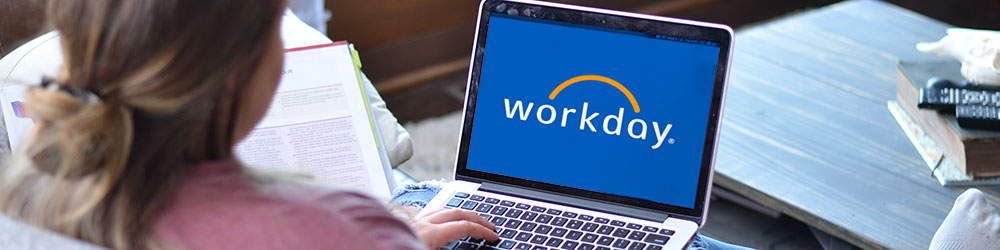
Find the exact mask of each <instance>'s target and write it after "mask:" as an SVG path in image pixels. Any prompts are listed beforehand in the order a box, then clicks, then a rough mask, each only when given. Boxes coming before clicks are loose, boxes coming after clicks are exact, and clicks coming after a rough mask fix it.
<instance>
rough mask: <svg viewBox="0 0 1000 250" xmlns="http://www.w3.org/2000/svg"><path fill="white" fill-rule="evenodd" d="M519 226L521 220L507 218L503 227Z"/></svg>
mask: <svg viewBox="0 0 1000 250" xmlns="http://www.w3.org/2000/svg"><path fill="white" fill-rule="evenodd" d="M520 226H521V221H519V220H515V219H509V220H507V224H504V227H509V228H518V227H520Z"/></svg>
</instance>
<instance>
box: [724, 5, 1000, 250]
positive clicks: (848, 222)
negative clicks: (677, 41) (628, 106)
mask: <svg viewBox="0 0 1000 250" xmlns="http://www.w3.org/2000/svg"><path fill="white" fill-rule="evenodd" d="M948 27H949V25H947V24H945V23H941V22H939V21H936V20H933V19H930V18H928V17H925V16H922V15H919V14H916V13H914V12H911V11H908V10H905V9H902V8H899V7H896V6H893V5H890V4H888V3H883V2H873V1H849V2H842V3H838V4H834V5H832V6H828V7H824V8H822V9H818V10H814V11H809V12H805V13H802V14H798V15H795V16H791V17H787V18H783V19H780V20H777V21H773V22H770V23H766V24H763V25H760V26H756V27H752V28H748V29H745V30H742V31H740V32H738V33H737V35H736V49H735V50H736V51H735V54H734V59H733V60H734V61H733V66H732V75H731V78H730V86H729V94H728V95H729V96H728V102H727V103H726V110H725V113H724V121H723V128H722V132H721V133H722V135H721V136H722V138H721V141H720V144H719V152H718V161H717V164H716V175H715V183H716V184H717V185H720V186H722V187H725V188H728V189H730V190H733V191H735V192H737V193H739V194H741V195H743V196H746V197H748V198H750V199H751V200H754V201H756V202H759V203H761V204H763V205H765V206H768V207H770V208H772V209H775V210H778V211H780V212H782V213H784V214H787V215H789V216H791V217H793V218H796V219H798V220H801V221H803V222H805V223H806V224H809V225H810V226H813V227H815V228H817V229H820V230H822V231H824V232H827V233H829V234H831V235H834V236H836V237H838V238H841V239H844V240H846V241H848V242H850V243H852V244H854V245H857V246H860V247H863V248H890V249H920V248H922V249H926V248H927V246H928V245H929V244H930V241H931V237H932V236H933V235H934V232H935V231H936V230H937V228H938V226H939V225H940V224H941V221H942V220H944V218H945V216H946V215H947V214H948V211H949V210H950V209H951V207H952V205H953V204H954V200H955V198H956V197H957V196H958V195H959V194H960V193H961V192H962V191H963V190H964V189H963V188H946V187H942V186H940V185H938V183H937V182H936V181H935V179H933V178H932V177H931V176H930V173H929V170H928V168H927V166H926V165H924V163H923V162H921V161H920V160H919V158H918V155H917V152H916V150H915V149H914V147H913V145H912V144H910V142H909V140H908V139H907V138H906V136H905V135H904V134H903V131H902V129H900V128H899V126H898V125H897V123H896V122H895V120H894V119H893V117H892V115H891V114H890V113H889V111H888V109H887V108H886V101H888V100H893V99H895V97H896V92H895V91H896V88H895V84H896V80H897V79H896V77H897V76H896V74H897V73H896V69H895V63H896V61H897V60H934V59H938V60H940V59H942V58H940V57H935V56H931V55H926V54H923V53H920V52H918V51H917V50H916V49H915V48H914V45H915V44H916V43H917V42H924V41H935V40H937V39H940V38H941V37H942V36H943V35H944V34H945V29H946V28H948ZM980 188H981V189H983V190H984V191H986V192H987V193H988V195H989V196H991V197H990V199H991V201H992V202H993V203H994V204H997V203H1000V200H998V199H997V195H998V194H1000V189H998V188H986V187H980Z"/></svg>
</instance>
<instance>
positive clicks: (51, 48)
mask: <svg viewBox="0 0 1000 250" xmlns="http://www.w3.org/2000/svg"><path fill="white" fill-rule="evenodd" d="M281 25H282V26H281V36H282V40H283V41H284V42H285V48H297V47H306V46H312V45H319V44H326V43H330V42H332V41H331V40H330V38H328V37H326V36H325V35H323V34H322V33H321V32H319V31H317V30H316V29H313V28H312V27H309V25H307V24H305V23H303V22H302V21H301V20H299V18H298V17H296V16H295V14H293V13H292V12H291V11H286V14H285V17H284V19H283V20H282V24H281ZM61 63H62V50H61V49H60V47H59V34H58V33H57V32H55V31H52V32H49V33H46V34H44V35H41V36H39V37H37V38H35V39H34V40H31V41H29V42H27V43H25V44H24V45H22V46H21V47H18V48H17V49H15V50H14V51H11V53H10V54H8V55H7V56H4V57H3V58H0V106H2V107H3V109H2V111H3V115H4V122H5V123H6V129H5V130H6V132H7V135H8V140H4V142H6V143H10V144H9V145H10V148H17V146H18V145H19V139H20V138H21V135H24V134H25V133H26V131H27V130H26V128H27V129H30V127H31V126H32V124H31V122H30V120H25V119H18V118H17V117H16V116H14V113H13V110H12V106H11V105H10V103H11V102H14V101H18V100H22V99H23V95H24V90H25V89H26V87H27V85H26V84H27V83H38V82H40V81H41V79H42V77H43V76H48V77H53V78H54V77H55V76H56V74H57V73H58V71H59V67H60V65H61ZM362 82H363V83H364V85H363V87H364V90H365V93H366V94H367V98H368V103H369V107H370V108H371V113H372V116H373V117H374V119H375V122H376V126H375V127H376V128H377V130H378V133H379V134H380V136H381V138H380V139H381V141H380V142H381V143H383V144H384V145H385V148H386V153H387V154H388V155H387V157H388V158H389V162H390V164H391V165H392V166H398V165H399V164H401V163H403V162H405V161H406V160H408V159H409V158H410V156H412V155H413V146H412V143H411V139H410V135H409V133H407V132H406V130H405V129H403V126H401V125H399V123H398V122H397V120H396V117H395V116H393V115H392V113H391V112H389V110H388V109H387V108H386V106H385V102H384V101H383V100H382V97H381V96H380V95H379V94H378V91H376V90H375V86H374V85H372V83H371V81H370V80H368V78H367V77H364V75H362ZM0 148H5V147H0Z"/></svg>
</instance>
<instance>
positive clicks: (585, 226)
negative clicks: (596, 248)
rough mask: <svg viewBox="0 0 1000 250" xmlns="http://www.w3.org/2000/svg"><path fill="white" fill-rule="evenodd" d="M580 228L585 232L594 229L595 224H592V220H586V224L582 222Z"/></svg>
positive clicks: (595, 227)
mask: <svg viewBox="0 0 1000 250" xmlns="http://www.w3.org/2000/svg"><path fill="white" fill-rule="evenodd" d="M582 230H583V231H586V232H593V231H594V230H597V224H594V223H593V222H587V224H583V228H582Z"/></svg>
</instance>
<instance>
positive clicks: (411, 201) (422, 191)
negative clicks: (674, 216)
mask: <svg viewBox="0 0 1000 250" xmlns="http://www.w3.org/2000/svg"><path fill="white" fill-rule="evenodd" d="M440 191H441V188H439V187H437V186H434V185H430V184H428V183H423V182H421V183H417V184H407V185H405V186H403V187H401V188H398V189H396V191H395V192H393V194H392V197H393V198H392V201H393V202H396V203H399V204H400V205H404V206H415V207H418V208H424V206H427V203H428V202H430V201H431V199H432V198H434V195H437V193H438V192H440ZM687 249H688V250H744V249H750V248H746V247H742V246H737V245H733V244H729V243H725V242H721V241H718V240H716V239H713V238H711V237H708V236H705V235H703V234H701V233H697V234H695V236H694V239H693V240H692V241H691V245H688V247H687Z"/></svg>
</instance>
